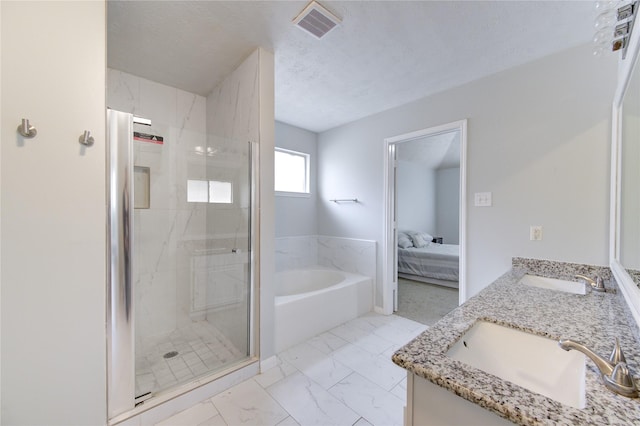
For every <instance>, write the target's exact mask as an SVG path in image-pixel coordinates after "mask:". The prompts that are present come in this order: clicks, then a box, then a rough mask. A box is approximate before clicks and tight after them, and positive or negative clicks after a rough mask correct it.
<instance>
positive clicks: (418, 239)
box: [411, 232, 433, 248]
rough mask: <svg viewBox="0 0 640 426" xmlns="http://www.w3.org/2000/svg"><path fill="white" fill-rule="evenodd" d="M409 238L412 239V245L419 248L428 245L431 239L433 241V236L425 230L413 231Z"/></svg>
mask: <svg viewBox="0 0 640 426" xmlns="http://www.w3.org/2000/svg"><path fill="white" fill-rule="evenodd" d="M411 239H412V240H413V245H414V246H416V247H417V248H421V247H425V246H427V245H429V244H430V243H431V241H433V236H432V235H430V234H427V233H426V232H415V233H413V234H411Z"/></svg>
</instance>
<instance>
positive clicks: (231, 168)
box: [206, 50, 260, 353]
mask: <svg viewBox="0 0 640 426" xmlns="http://www.w3.org/2000/svg"><path fill="white" fill-rule="evenodd" d="M259 59H260V57H259V53H258V51H257V50H256V51H255V52H253V53H252V54H251V55H249V57H248V58H247V59H245V61H244V62H243V63H242V64H240V66H238V68H236V69H235V70H234V71H233V72H232V73H231V74H229V75H228V76H227V77H226V78H225V79H224V81H223V82H221V83H220V84H218V85H217V86H216V87H215V88H214V89H213V90H212V91H211V93H210V94H209V95H208V96H207V98H206V110H207V122H206V128H207V146H208V147H210V148H211V153H208V154H210V157H209V158H208V161H207V164H208V167H207V178H208V179H209V180H221V181H226V182H233V185H234V202H233V205H229V206H228V207H225V206H219V207H214V208H212V209H209V210H208V218H207V233H208V234H209V235H215V236H216V238H217V241H218V242H219V244H220V245H221V246H222V247H232V248H239V249H241V253H247V249H248V243H249V238H248V237H249V228H248V223H249V219H250V217H251V204H250V199H251V191H250V185H249V144H250V143H253V144H257V143H259V142H260V99H259V92H258V88H259V84H258V82H259V75H260V62H259ZM256 155H257V153H256ZM224 238H227V239H228V244H227V245H224V241H223V240H222V239H224ZM237 257H240V256H237ZM243 259H244V265H241V264H239V263H235V264H231V265H227V266H226V267H222V268H220V269H219V270H218V271H217V273H218V275H219V276H220V274H224V275H225V276H226V277H228V279H221V280H220V281H224V282H225V284H223V285H219V286H218V288H219V289H220V292H219V293H220V294H221V295H223V294H224V293H225V292H224V290H225V289H227V290H228V291H229V292H230V293H232V296H231V297H235V300H232V301H231V303H229V304H228V305H227V306H226V307H225V308H223V309H217V310H212V311H210V312H209V313H208V314H207V320H209V322H211V323H212V324H215V326H216V328H217V329H218V330H220V331H221V332H222V333H223V334H224V335H225V336H227V337H228V338H229V340H230V341H231V342H232V343H233V344H234V345H235V346H236V348H238V349H239V350H241V351H243V352H244V353H248V351H249V348H248V346H247V345H248V341H249V339H248V338H247V334H246V333H247V329H248V324H247V321H248V319H247V318H248V317H247V304H248V297H249V292H248V290H247V285H246V283H247V282H248V280H249V276H248V271H249V268H248V258H246V257H244V258H243ZM227 294H228V293H227Z"/></svg>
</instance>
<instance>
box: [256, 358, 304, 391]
mask: <svg viewBox="0 0 640 426" xmlns="http://www.w3.org/2000/svg"><path fill="white" fill-rule="evenodd" d="M277 358H278V364H277V365H276V366H275V367H273V368H270V369H268V370H267V371H265V372H264V373H260V374H258V375H257V376H255V377H254V378H253V379H254V380H255V381H256V382H258V383H259V384H260V386H262V387H263V388H266V387H269V386H271V385H272V384H274V383H276V382H278V381H280V380H282V379H284V378H285V377H287V376H290V375H291V374H293V373H295V372H296V371H298V369H297V368H296V367H294V366H293V365H291V364H289V363H288V362H287V361H283V360H282V359H281V358H280V357H277Z"/></svg>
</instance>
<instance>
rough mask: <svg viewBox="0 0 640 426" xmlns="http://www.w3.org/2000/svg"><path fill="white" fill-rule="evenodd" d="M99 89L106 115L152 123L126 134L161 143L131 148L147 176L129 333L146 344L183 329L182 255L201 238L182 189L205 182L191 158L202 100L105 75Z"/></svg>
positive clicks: (186, 272)
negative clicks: (115, 113) (132, 330)
mask: <svg viewBox="0 0 640 426" xmlns="http://www.w3.org/2000/svg"><path fill="white" fill-rule="evenodd" d="M107 88H108V89H107V103H108V106H109V107H110V108H113V109H116V110H119V111H124V112H130V113H133V114H135V115H138V116H141V117H144V118H149V119H151V120H152V124H153V125H152V126H151V127H148V126H139V125H134V130H136V131H140V132H143V133H152V134H156V135H161V136H163V137H164V144H162V145H160V144H154V143H147V142H139V141H134V159H135V160H134V162H135V165H137V166H144V167H149V168H150V208H148V209H136V210H135V212H134V223H135V224H137V226H135V227H134V250H135V252H134V257H135V259H136V260H135V262H136V263H135V265H136V267H135V268H134V274H135V276H134V284H135V286H136V289H137V293H136V295H137V298H138V299H139V300H137V301H136V303H137V304H136V307H137V309H136V328H137V329H138V331H139V333H138V334H139V335H140V336H146V337H149V338H152V337H154V336H158V335H163V334H165V333H168V332H171V331H172V330H174V329H176V328H177V327H179V326H180V325H182V324H184V323H187V322H188V321H189V310H190V305H191V300H190V299H191V296H190V287H189V285H188V283H189V282H190V274H191V263H190V262H191V255H190V252H191V251H192V248H193V241H196V240H198V239H202V236H203V235H204V234H205V233H206V205H203V204H200V203H187V190H186V188H187V186H186V182H187V180H188V179H198V180H200V179H202V180H206V179H207V176H206V174H207V170H206V167H205V162H204V161H205V159H204V158H203V156H202V155H199V152H198V150H199V149H200V150H201V149H202V147H205V146H206V142H207V141H206V100H205V98H204V97H202V96H198V95H195V94H193V93H188V92H185V91H182V90H178V89H175V88H173V87H169V86H165V85H162V84H159V83H155V82H153V81H149V80H146V79H143V78H140V77H137V76H134V75H131V74H127V73H124V72H121V71H117V70H113V69H109V70H108V73H107ZM176 283H179V284H182V285H176ZM185 283H187V285H184V284H185ZM138 302H141V303H138Z"/></svg>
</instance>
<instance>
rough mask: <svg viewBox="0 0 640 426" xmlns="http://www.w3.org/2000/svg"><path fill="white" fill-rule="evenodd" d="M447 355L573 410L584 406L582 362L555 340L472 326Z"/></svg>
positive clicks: (491, 326) (486, 324) (487, 324)
mask: <svg viewBox="0 0 640 426" xmlns="http://www.w3.org/2000/svg"><path fill="white" fill-rule="evenodd" d="M447 355H448V356H449V357H451V358H453V359H455V360H458V361H461V362H463V363H465V364H468V365H470V366H472V367H475V368H477V369H480V370H483V371H485V372H487V373H490V374H493V375H494V376H498V377H500V378H501V379H504V380H508V381H510V382H512V383H515V384H516V385H519V386H522V387H523V388H526V389H529V390H530V391H533V392H536V393H539V394H542V395H545V396H547V397H549V398H551V399H554V400H556V401H558V402H561V403H563V404H566V405H570V406H572V407H575V408H584V406H585V379H584V377H585V358H584V355H583V354H582V353H580V352H578V351H569V352H566V351H564V350H562V349H560V347H559V346H558V342H556V341H555V340H551V339H547V338H545V337H541V336H536V335H534V334H530V333H525V332H522V331H518V330H515V329H513V328H508V327H503V326H500V325H497V324H493V323H490V322H485V321H478V322H477V323H476V324H474V325H473V327H471V328H470V329H469V330H468V331H467V332H466V333H465V334H464V335H463V336H462V337H461V338H460V339H459V340H458V341H457V342H456V343H455V344H454V345H453V346H452V347H451V349H449V351H448V352H447Z"/></svg>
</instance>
